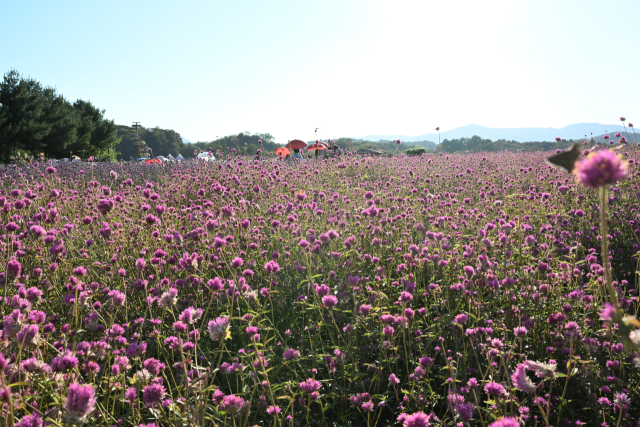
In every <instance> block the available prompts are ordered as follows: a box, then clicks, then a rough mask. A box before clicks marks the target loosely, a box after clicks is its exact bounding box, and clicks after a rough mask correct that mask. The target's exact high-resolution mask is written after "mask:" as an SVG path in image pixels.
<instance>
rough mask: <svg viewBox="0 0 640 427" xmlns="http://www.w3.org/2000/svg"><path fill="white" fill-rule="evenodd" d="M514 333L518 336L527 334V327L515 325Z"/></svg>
mask: <svg viewBox="0 0 640 427" xmlns="http://www.w3.org/2000/svg"><path fill="white" fill-rule="evenodd" d="M513 333H514V334H515V336H517V337H524V336H525V335H527V328H525V327H524V326H518V327H515V328H513Z"/></svg>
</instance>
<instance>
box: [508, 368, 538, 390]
mask: <svg viewBox="0 0 640 427" xmlns="http://www.w3.org/2000/svg"><path fill="white" fill-rule="evenodd" d="M511 382H512V383H513V386H514V387H515V388H516V389H517V390H520V391H523V392H525V393H533V392H534V391H536V386H535V385H534V384H533V382H532V381H531V380H530V379H529V377H527V370H526V367H525V365H524V364H523V363H520V364H519V365H518V366H517V367H516V371H515V372H514V373H513V375H511Z"/></svg>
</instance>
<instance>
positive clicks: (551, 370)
mask: <svg viewBox="0 0 640 427" xmlns="http://www.w3.org/2000/svg"><path fill="white" fill-rule="evenodd" d="M524 363H525V367H526V368H527V369H531V370H532V371H533V372H535V373H536V376H537V377H538V378H553V376H554V375H555V372H556V368H557V366H556V365H554V364H552V363H542V362H534V361H533V360H527V361H526V362H524Z"/></svg>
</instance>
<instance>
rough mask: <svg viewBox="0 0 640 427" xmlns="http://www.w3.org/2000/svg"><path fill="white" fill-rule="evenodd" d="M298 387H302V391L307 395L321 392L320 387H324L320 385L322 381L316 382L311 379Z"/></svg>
mask: <svg viewBox="0 0 640 427" xmlns="http://www.w3.org/2000/svg"><path fill="white" fill-rule="evenodd" d="M298 385H299V386H300V389H301V390H302V391H304V392H305V393H313V392H315V391H318V390H320V387H322V384H320V381H316V380H314V379H313V378H309V379H308V380H306V381H305V382H303V383H300V384H298Z"/></svg>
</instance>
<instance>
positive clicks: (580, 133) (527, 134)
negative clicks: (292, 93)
mask: <svg viewBox="0 0 640 427" xmlns="http://www.w3.org/2000/svg"><path fill="white" fill-rule="evenodd" d="M623 131H624V129H623V128H622V125H621V124H615V125H603V124H600V123H577V124H573V125H569V126H565V127H563V128H560V129H556V128H488V127H485V126H480V125H473V124H472V125H467V126H462V127H459V128H455V129H452V130H449V131H445V132H441V133H440V140H441V141H444V140H445V139H458V138H471V137H472V136H474V135H478V136H479V137H481V138H483V139H490V140H492V141H497V140H499V139H505V140H508V141H518V142H530V141H541V142H542V141H555V138H556V137H560V138H562V139H579V138H584V136H585V135H588V136H589V137H591V134H594V135H601V134H605V133H609V134H611V135H613V134H615V133H616V132H623ZM362 139H364V140H368V141H380V140H394V139H399V140H400V141H402V142H406V143H411V142H412V141H435V142H436V143H437V142H438V134H437V133H426V134H424V135H418V136H407V135H367V136H365V137H363V138H362Z"/></svg>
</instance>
